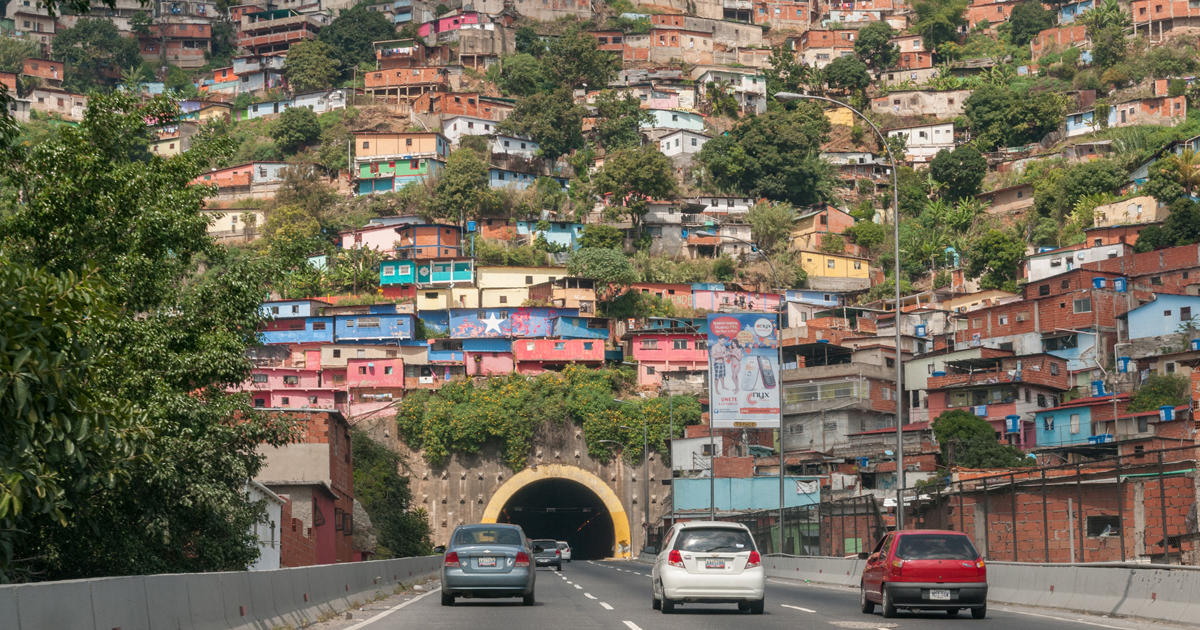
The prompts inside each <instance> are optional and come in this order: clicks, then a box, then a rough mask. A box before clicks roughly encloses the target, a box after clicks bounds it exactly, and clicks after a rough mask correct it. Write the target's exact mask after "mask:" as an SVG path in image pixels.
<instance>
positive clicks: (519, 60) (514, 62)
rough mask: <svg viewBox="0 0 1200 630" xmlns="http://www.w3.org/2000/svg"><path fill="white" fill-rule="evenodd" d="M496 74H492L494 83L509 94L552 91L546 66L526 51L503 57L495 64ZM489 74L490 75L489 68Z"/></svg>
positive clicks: (518, 94) (520, 94)
mask: <svg viewBox="0 0 1200 630" xmlns="http://www.w3.org/2000/svg"><path fill="white" fill-rule="evenodd" d="M495 68H496V72H497V73H498V74H496V75H494V76H493V80H494V81H495V82H496V85H498V86H499V87H500V89H501V90H502V91H503V92H504V93H505V94H506V95H509V96H526V97H527V96H529V95H531V94H537V93H538V92H543V91H546V92H549V91H553V84H552V83H550V80H549V78H548V77H547V76H546V67H545V66H544V65H542V62H541V61H538V59H537V58H536V57H534V56H533V55H530V54H528V53H518V54H516V55H509V56H507V57H505V58H504V59H503V60H501V62H500V63H499V64H496V65H495ZM488 70H489V75H491V68H489V69H488Z"/></svg>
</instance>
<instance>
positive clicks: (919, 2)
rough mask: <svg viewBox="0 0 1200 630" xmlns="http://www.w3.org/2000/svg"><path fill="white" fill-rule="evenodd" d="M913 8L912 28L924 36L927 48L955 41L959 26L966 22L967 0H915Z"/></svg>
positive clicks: (936, 47)
mask: <svg viewBox="0 0 1200 630" xmlns="http://www.w3.org/2000/svg"><path fill="white" fill-rule="evenodd" d="M913 10H914V11H916V14H917V15H916V23H915V24H914V25H913V27H912V30H913V32H915V33H918V34H920V35H923V36H924V38H925V40H924V41H925V48H926V49H927V50H933V51H937V50H939V49H940V48H941V46H942V44H946V43H950V42H956V41H957V40H958V29H959V27H960V26H965V25H966V23H967V19H966V17H965V14H966V12H967V0H916V2H914V3H913Z"/></svg>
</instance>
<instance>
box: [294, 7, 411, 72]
mask: <svg viewBox="0 0 1200 630" xmlns="http://www.w3.org/2000/svg"><path fill="white" fill-rule="evenodd" d="M395 38H396V26H395V25H394V24H392V23H391V22H388V20H387V18H385V17H383V14H382V13H379V12H377V11H368V10H367V5H366V4H357V5H355V6H353V7H351V8H349V9H345V10H343V11H342V12H341V13H339V14H338V16H337V18H335V19H334V20H333V22H330V23H329V24H328V25H327V26H324V27H322V28H321V32H320V34H318V35H317V39H318V40H320V41H322V42H325V43H326V44H328V45H329V50H330V52H331V54H332V56H333V58H334V59H336V60H337V61H338V64H339V66H340V67H341V68H342V70H343V71H347V70H350V69H352V68H357V67H358V65H359V64H363V63H369V64H372V66H373V65H374V64H375V47H374V46H373V45H372V44H373V43H374V42H380V41H385V40H389V39H395ZM289 52H290V51H289Z"/></svg>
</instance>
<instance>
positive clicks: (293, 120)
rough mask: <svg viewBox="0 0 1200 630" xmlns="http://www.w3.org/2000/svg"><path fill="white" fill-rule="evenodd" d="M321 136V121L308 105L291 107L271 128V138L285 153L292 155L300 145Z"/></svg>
mask: <svg viewBox="0 0 1200 630" xmlns="http://www.w3.org/2000/svg"><path fill="white" fill-rule="evenodd" d="M320 136H321V123H320V121H318V120H317V115H316V114H315V113H313V110H311V109H309V108H307V107H289V108H287V109H285V110H284V111H283V113H282V114H280V115H279V120H277V121H275V126H274V127H272V128H271V139H273V140H275V145H276V146H278V147H279V150H280V151H283V152H284V154H285V155H291V154H293V153H295V152H296V151H299V150H300V147H302V146H304V145H306V144H308V143H310V142H312V141H314V140H316V139H317V138H319V137H320Z"/></svg>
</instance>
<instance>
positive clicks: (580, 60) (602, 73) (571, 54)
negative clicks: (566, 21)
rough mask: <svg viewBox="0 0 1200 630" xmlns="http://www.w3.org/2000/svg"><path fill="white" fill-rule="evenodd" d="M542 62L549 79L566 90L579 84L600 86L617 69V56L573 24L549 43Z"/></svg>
mask: <svg viewBox="0 0 1200 630" xmlns="http://www.w3.org/2000/svg"><path fill="white" fill-rule="evenodd" d="M542 61H543V62H544V63H545V64H546V69H547V71H548V72H549V75H550V79H551V80H552V81H554V82H555V83H556V84H558V86H559V87H560V88H568V89H574V88H575V87H577V86H581V85H587V86H588V87H589V88H592V89H603V88H604V87H606V86H607V85H608V84H609V82H611V81H612V80H613V79H614V78H615V77H616V76H617V71H618V70H620V68H621V60H620V59H619V58H618V57H617V55H615V54H613V53H611V52H609V51H607V50H600V49H599V48H598V47H597V44H596V38H595V37H594V36H593V35H591V34H590V33H588V32H587V31H585V30H583V29H580V28H577V27H575V26H572V27H571V28H569V29H568V30H567V32H566V33H564V34H563V35H561V36H560V37H558V38H557V39H554V40H553V41H551V42H550V45H549V47H548V49H547V51H546V55H545V56H543V57H542Z"/></svg>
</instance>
